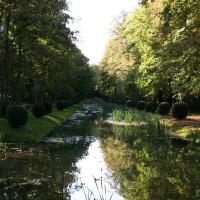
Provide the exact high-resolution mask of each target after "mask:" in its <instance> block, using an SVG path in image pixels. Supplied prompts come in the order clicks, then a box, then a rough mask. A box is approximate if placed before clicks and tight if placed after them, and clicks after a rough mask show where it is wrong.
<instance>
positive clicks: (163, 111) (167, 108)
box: [157, 102, 171, 115]
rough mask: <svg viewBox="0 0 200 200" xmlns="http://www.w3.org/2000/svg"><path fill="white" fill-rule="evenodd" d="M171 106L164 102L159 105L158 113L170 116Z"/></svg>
mask: <svg viewBox="0 0 200 200" xmlns="http://www.w3.org/2000/svg"><path fill="white" fill-rule="evenodd" d="M170 108H171V106H170V104H169V103H168V102H162V103H160V104H159V105H158V108H157V109H158V113H159V114H160V115H168V114H169V112H170Z"/></svg>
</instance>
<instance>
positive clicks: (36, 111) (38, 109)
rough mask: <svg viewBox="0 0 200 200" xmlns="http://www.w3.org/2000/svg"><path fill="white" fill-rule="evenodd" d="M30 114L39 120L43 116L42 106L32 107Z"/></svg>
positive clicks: (43, 108)
mask: <svg viewBox="0 0 200 200" xmlns="http://www.w3.org/2000/svg"><path fill="white" fill-rule="evenodd" d="M32 113H33V115H34V116H35V117H37V118H41V117H43V116H44V115H45V107H44V106H43V105H40V104H38V105H34V106H33V108H32Z"/></svg>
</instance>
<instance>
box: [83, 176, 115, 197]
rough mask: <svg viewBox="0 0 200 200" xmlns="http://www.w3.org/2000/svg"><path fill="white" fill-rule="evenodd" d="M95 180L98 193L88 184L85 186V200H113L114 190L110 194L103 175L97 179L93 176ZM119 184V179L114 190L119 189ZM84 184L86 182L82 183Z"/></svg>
mask: <svg viewBox="0 0 200 200" xmlns="http://www.w3.org/2000/svg"><path fill="white" fill-rule="evenodd" d="M93 180H94V184H95V187H96V189H97V193H98V194H95V192H94V191H92V190H90V189H89V188H88V187H87V186H85V187H84V186H83V192H84V197H85V200H112V198H113V195H114V192H112V193H111V194H110V195H108V189H107V187H106V185H105V184H104V181H103V177H102V176H101V177H100V178H99V179H97V178H95V177H94V176H93ZM118 184H119V181H118V182H117V183H116V184H115V186H114V190H116V189H117V186H118ZM82 185H84V184H83V183H82Z"/></svg>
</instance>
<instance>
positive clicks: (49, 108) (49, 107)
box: [43, 102, 53, 114]
mask: <svg viewBox="0 0 200 200" xmlns="http://www.w3.org/2000/svg"><path fill="white" fill-rule="evenodd" d="M43 106H44V108H45V114H49V113H52V109H53V107H52V104H51V103H50V102H45V103H44V104H43Z"/></svg>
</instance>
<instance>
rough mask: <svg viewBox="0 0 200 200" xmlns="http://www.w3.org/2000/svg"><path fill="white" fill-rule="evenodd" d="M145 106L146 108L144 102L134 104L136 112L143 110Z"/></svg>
mask: <svg viewBox="0 0 200 200" xmlns="http://www.w3.org/2000/svg"><path fill="white" fill-rule="evenodd" d="M145 106H146V102H145V101H139V102H138V103H137V104H136V109H137V110H144V108H145Z"/></svg>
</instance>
